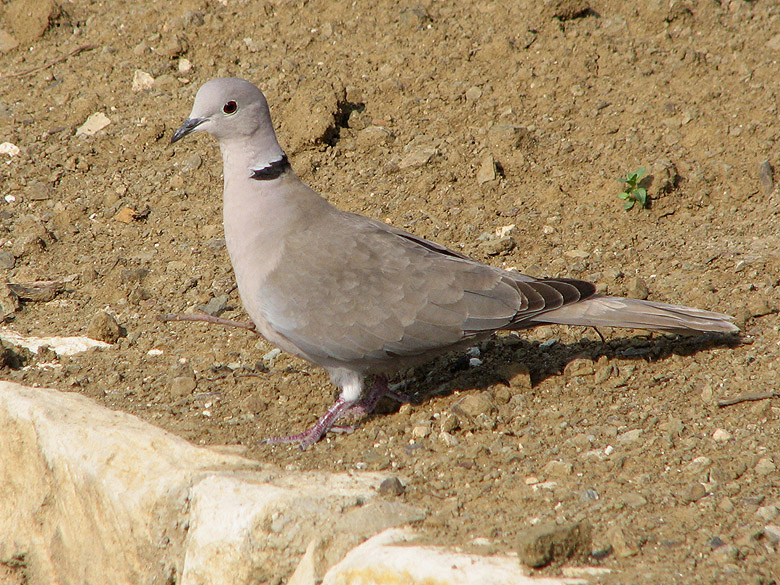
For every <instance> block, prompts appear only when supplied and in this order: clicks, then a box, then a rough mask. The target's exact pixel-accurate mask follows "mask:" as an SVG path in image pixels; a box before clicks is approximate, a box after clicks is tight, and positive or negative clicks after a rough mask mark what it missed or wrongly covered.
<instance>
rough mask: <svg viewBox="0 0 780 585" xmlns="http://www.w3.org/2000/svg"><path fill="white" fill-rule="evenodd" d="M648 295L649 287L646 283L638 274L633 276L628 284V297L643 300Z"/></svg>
mask: <svg viewBox="0 0 780 585" xmlns="http://www.w3.org/2000/svg"><path fill="white" fill-rule="evenodd" d="M649 295H650V289H649V288H648V287H647V283H646V282H645V281H644V280H643V279H641V278H639V277H638V276H636V277H634V278H633V279H632V280H631V283H630V284H629V286H628V296H629V298H632V299H639V300H641V301H644V300H647V297H648V296H649Z"/></svg>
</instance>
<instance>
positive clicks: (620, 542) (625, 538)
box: [607, 526, 640, 559]
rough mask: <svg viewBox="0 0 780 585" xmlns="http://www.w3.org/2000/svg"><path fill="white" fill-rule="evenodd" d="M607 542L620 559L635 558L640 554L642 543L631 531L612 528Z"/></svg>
mask: <svg viewBox="0 0 780 585" xmlns="http://www.w3.org/2000/svg"><path fill="white" fill-rule="evenodd" d="M607 540H608V541H609V544H610V545H612V549H613V550H614V551H615V556H617V557H618V558H621V559H622V558H626V557H630V556H633V555H635V554H637V553H638V552H639V548H640V542H639V538H638V537H637V535H636V534H635V533H634V532H633V531H632V530H630V529H628V528H624V527H621V526H612V527H611V528H610V529H609V530H608V531H607Z"/></svg>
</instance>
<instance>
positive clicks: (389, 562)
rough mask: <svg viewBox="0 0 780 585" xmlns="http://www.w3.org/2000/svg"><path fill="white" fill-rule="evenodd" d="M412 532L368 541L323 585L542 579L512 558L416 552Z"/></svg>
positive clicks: (527, 584) (552, 584)
mask: <svg viewBox="0 0 780 585" xmlns="http://www.w3.org/2000/svg"><path fill="white" fill-rule="evenodd" d="M416 538H417V535H416V533H415V532H413V531H412V530H411V529H410V528H390V529H388V530H385V531H384V532H381V533H379V534H378V535H376V536H374V537H372V538H370V539H368V540H366V541H365V542H364V543H362V544H361V545H360V546H358V547H357V548H355V549H353V550H351V551H350V552H349V553H348V554H347V555H346V556H345V557H344V558H343V559H342V560H341V561H340V562H338V563H337V564H335V565H334V566H333V567H331V568H330V569H329V570H328V571H327V573H325V575H324V577H323V578H322V584H321V585H346V584H348V583H354V584H357V583H365V584H368V583H404V584H408V585H421V584H423V583H430V584H433V583H436V584H440V585H462V584H465V583H475V584H477V583H478V584H479V585H506V584H508V583H511V584H512V585H534V584H535V583H538V578H537V577H535V576H534V577H531V576H528V575H527V574H526V571H527V569H524V568H523V567H522V565H520V564H519V563H518V562H517V558H515V557H512V556H510V555H491V556H480V555H476V554H465V553H462V552H457V551H455V550H453V549H452V548H448V547H443V546H431V545H429V546H414V540H415V539H416ZM564 583H566V580H564V579H559V578H555V577H547V578H545V579H544V584H545V585H564Z"/></svg>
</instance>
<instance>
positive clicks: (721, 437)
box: [712, 429, 732, 443]
mask: <svg viewBox="0 0 780 585" xmlns="http://www.w3.org/2000/svg"><path fill="white" fill-rule="evenodd" d="M731 438H732V434H731V433H730V432H728V431H727V430H726V429H715V432H714V433H712V440H713V441H716V442H718V443H726V442H728V441H730V440H731Z"/></svg>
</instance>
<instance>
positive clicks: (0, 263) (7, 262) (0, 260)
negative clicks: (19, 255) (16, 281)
mask: <svg viewBox="0 0 780 585" xmlns="http://www.w3.org/2000/svg"><path fill="white" fill-rule="evenodd" d="M15 264H16V256H14V255H13V254H12V253H11V252H9V251H8V250H3V251H0V270H11V269H12V268H13V267H14V265H15Z"/></svg>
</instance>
